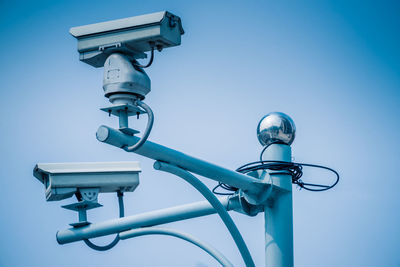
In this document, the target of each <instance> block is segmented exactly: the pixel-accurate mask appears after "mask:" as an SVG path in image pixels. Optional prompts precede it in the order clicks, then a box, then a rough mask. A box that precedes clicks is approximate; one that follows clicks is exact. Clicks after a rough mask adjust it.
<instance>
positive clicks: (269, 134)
mask: <svg viewBox="0 0 400 267" xmlns="http://www.w3.org/2000/svg"><path fill="white" fill-rule="evenodd" d="M295 133H296V126H295V125H294V122H293V120H292V119H291V118H290V117H289V116H288V115H286V114H285V113H282V112H271V113H268V114H267V115H265V116H264V117H263V118H262V119H261V120H260V122H259V123H258V126H257V137H258V141H260V143H261V144H262V145H263V146H266V145H269V144H272V143H275V142H281V143H284V144H287V145H290V144H292V143H293V140H294V137H295Z"/></svg>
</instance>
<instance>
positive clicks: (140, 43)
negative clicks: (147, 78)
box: [70, 11, 184, 68]
mask: <svg viewBox="0 0 400 267" xmlns="http://www.w3.org/2000/svg"><path fill="white" fill-rule="evenodd" d="M70 33H71V34H72V36H74V37H76V38H77V39H78V52H79V55H80V60H81V61H83V62H86V63H87V64H89V65H92V66H93V67H96V68H99V67H103V65H104V62H105V61H106V59H107V57H108V55H110V54H111V53H115V52H121V53H123V54H126V55H129V56H130V58H131V59H137V58H145V57H146V54H144V52H147V51H151V50H152V49H154V48H156V49H158V50H160V51H161V50H162V49H163V48H167V47H172V46H177V45H180V44H181V35H182V34H184V30H183V28H182V23H181V19H180V18H179V17H178V16H175V15H173V14H171V13H169V12H167V11H162V12H157V13H152V14H147V15H141V16H136V17H130V18H125V19H118V20H112V21H107V22H101V23H96V24H90V25H85V26H79V27H74V28H71V29H70Z"/></svg>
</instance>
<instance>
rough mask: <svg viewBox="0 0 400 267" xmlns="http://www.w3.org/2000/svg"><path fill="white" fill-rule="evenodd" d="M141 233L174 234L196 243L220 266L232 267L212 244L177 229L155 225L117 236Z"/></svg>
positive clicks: (126, 236)
mask: <svg viewBox="0 0 400 267" xmlns="http://www.w3.org/2000/svg"><path fill="white" fill-rule="evenodd" d="M143 235H169V236H174V237H177V238H180V239H183V240H186V241H188V242H190V243H192V244H193V245H196V246H198V247H199V248H201V249H203V250H204V251H205V252H207V253H208V254H209V255H210V256H212V257H213V258H214V259H216V260H217V261H218V262H219V263H220V264H221V265H222V266H224V267H225V266H226V267H233V264H232V263H231V262H230V261H229V260H228V259H227V258H226V257H225V256H224V255H223V254H222V253H221V252H219V251H218V250H216V249H215V248H213V247H212V246H210V245H208V244H206V243H203V242H201V241H200V240H198V239H197V238H195V237H193V236H191V235H189V234H186V233H183V232H180V231H177V230H172V229H165V228H156V227H151V228H141V229H134V230H129V231H126V232H121V233H120V234H119V238H120V239H122V240H123V239H128V238H133V237H138V236H143Z"/></svg>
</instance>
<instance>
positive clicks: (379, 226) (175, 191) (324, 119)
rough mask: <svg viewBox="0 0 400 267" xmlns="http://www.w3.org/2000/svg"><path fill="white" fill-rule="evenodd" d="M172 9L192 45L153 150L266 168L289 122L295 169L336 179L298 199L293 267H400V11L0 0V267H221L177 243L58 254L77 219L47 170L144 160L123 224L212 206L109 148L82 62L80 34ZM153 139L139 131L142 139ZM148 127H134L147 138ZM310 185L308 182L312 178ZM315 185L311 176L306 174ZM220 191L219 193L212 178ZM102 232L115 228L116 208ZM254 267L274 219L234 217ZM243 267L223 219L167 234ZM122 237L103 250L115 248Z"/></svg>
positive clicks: (160, 66) (167, 58)
mask: <svg viewBox="0 0 400 267" xmlns="http://www.w3.org/2000/svg"><path fill="white" fill-rule="evenodd" d="M160 10H168V11H170V12H172V13H174V14H176V15H179V16H180V17H181V18H182V21H183V27H184V29H185V31H186V33H185V35H184V36H183V38H182V45H181V46H180V47H176V48H171V49H166V50H164V51H163V52H162V53H157V54H156V58H155V62H154V64H153V66H152V67H151V68H149V69H148V71H147V73H148V74H149V76H150V77H151V79H152V92H151V93H150V94H149V95H148V97H147V98H146V101H147V103H148V104H149V105H150V106H151V107H152V108H153V110H154V112H155V116H156V117H155V118H156V119H155V125H154V129H153V131H152V133H151V136H150V139H151V140H152V141H155V142H157V143H161V144H163V145H166V146H168V147H171V148H175V149H177V150H180V151H183V152H185V153H188V154H190V155H193V156H196V157H200V158H202V159H205V160H208V161H211V162H213V163H216V164H219V165H222V166H224V167H228V168H231V169H235V168H236V167H238V166H240V165H242V164H244V163H247V162H250V161H254V160H257V158H258V155H259V152H260V150H261V146H260V145H259V143H258V141H257V138H256V126H257V123H258V121H259V119H260V118H261V117H262V116H263V115H265V114H266V113H268V112H271V111H281V112H285V113H287V114H289V115H290V116H291V117H292V118H293V120H294V122H295V123H296V127H297V136H296V139H295V141H294V143H293V145H292V148H293V156H294V158H295V160H296V161H299V162H307V163H315V164H323V165H327V166H330V167H333V168H335V169H336V170H338V171H339V173H340V174H341V178H342V179H341V181H340V183H339V184H338V186H337V187H335V188H334V189H333V190H331V191H328V192H324V193H311V192H306V191H298V190H296V189H295V190H294V246H295V264H296V266H399V264H400V256H399V254H398V247H399V246H398V239H399V237H400V230H399V228H398V225H399V223H400V216H399V209H400V201H399V197H398V193H397V191H398V188H399V186H400V179H398V173H397V170H396V167H397V166H398V165H399V163H400V156H399V152H398V150H399V142H398V138H399V134H398V133H399V131H400V120H399V119H398V116H399V115H400V106H399V104H398V103H399V100H400V76H399V75H400V52H399V49H398V47H399V42H400V41H399V26H400V25H399V24H400V20H399V17H398V14H399V11H400V5H399V4H398V3H397V2H396V1H379V2H375V1H318V2H316V1H302V2H300V1H279V2H276V1H275V2H274V1H229V2H228V1H226V2H222V1H220V2H217V1H197V2H194V1H193V2H189V1H118V0H116V1H112V2H110V1H96V2H89V1H87V2H83V1H65V2H61V1H58V2H57V1H1V2H0V32H1V33H2V34H1V35H0V48H1V49H0V58H1V59H2V64H1V66H0V79H1V89H0V99H1V100H2V104H1V105H0V110H1V114H2V119H1V120H0V127H1V128H0V129H1V137H2V138H1V140H0V148H1V151H2V152H3V153H2V154H1V156H0V157H1V162H2V168H1V169H0V176H1V179H0V188H1V194H0V212H1V213H2V217H1V218H2V219H1V220H0V235H1V236H2V242H0V265H1V266H54V265H55V263H57V265H58V266H71V265H76V266H110V265H112V266H117V265H118V266H215V265H216V264H215V262H214V261H213V259H210V258H209V256H208V255H206V254H205V253H203V252H202V251H200V250H198V249H197V248H196V247H194V246H191V245H190V244H186V243H184V242H182V241H180V240H174V239H171V238H168V237H140V238H137V239H134V240H128V241H123V242H121V244H119V245H118V246H117V247H116V248H114V249H113V250H111V251H108V252H104V253H100V252H95V251H91V250H90V249H89V248H87V247H85V245H84V244H83V243H82V244H81V243H74V244H68V245H63V246H60V245H58V244H57V243H56V240H55V233H56V231H57V230H61V229H65V228H67V227H68V223H71V222H73V221H75V220H76V218H75V216H76V215H75V214H73V213H72V212H69V211H66V210H64V209H61V208H60V204H66V203H70V202H72V200H71V199H70V200H66V201H64V202H63V203H57V202H54V203H47V202H45V198H44V190H43V187H42V185H41V184H40V183H39V182H38V181H37V180H36V179H34V178H33V176H32V169H33V166H34V165H35V164H36V163H37V162H70V161H119V160H139V161H140V162H141V165H142V168H143V172H142V174H141V177H140V178H141V185H140V186H139V188H138V189H137V190H136V191H135V192H134V193H131V194H127V195H126V202H125V203H126V214H136V213H139V212H144V211H148V210H153V209H159V208H164V207H170V206H173V205H178V204H183V203H188V202H193V201H198V200H202V197H201V196H200V195H199V194H198V193H197V192H195V191H194V190H193V189H191V188H190V187H189V185H187V184H185V183H184V182H183V181H181V180H179V179H177V178H176V177H173V176H170V175H168V174H165V173H160V172H157V171H155V170H153V169H152V164H153V162H152V161H151V160H148V159H146V158H142V157H139V156H137V155H134V154H128V153H126V152H124V151H122V150H118V149H116V148H114V147H110V146H107V145H105V144H102V143H99V142H98V141H97V140H96V138H95V132H96V130H97V128H98V126H99V125H101V124H106V125H110V126H114V127H116V126H117V121H116V120H115V119H114V118H108V117H107V115H106V114H105V113H103V112H101V111H99V108H100V107H103V106H106V105H107V102H108V100H107V99H105V98H104V97H103V91H102V88H101V86H102V75H103V74H102V69H94V68H92V67H91V66H89V65H86V64H84V63H81V62H79V60H78V53H77V52H76V40H75V39H74V38H73V37H72V36H70V35H69V33H68V30H69V28H70V27H73V26H79V25H85V24H90V23H95V22H101V21H106V20H111V19H118V18H124V17H130V16H135V15H141V14H146V13H151V12H156V11H160ZM139 126H142V125H139ZM139 126H138V127H139ZM306 174H307V173H305V175H306ZM310 175H311V173H310ZM203 181H205V182H206V183H207V185H209V186H210V187H212V186H213V185H214V182H212V181H208V180H206V179H203ZM100 202H101V203H102V204H104V205H105V207H103V208H101V209H98V210H94V211H92V212H90V213H89V218H90V219H91V220H92V221H101V220H105V219H109V218H113V217H116V216H117V200H116V197H115V196H114V195H104V196H100ZM232 216H233V217H234V220H235V221H236V222H237V225H238V227H239V229H240V230H241V232H242V234H243V236H244V239H245V240H246V242H247V243H248V246H249V248H250V250H251V252H252V255H253V257H254V260H255V262H256V264H257V266H263V264H264V255H263V253H264V248H263V246H264V237H263V231H264V230H263V216H262V215H258V216H257V217H254V218H250V217H246V216H244V215H241V214H236V213H232ZM168 227H172V228H177V229H181V230H184V231H186V232H189V233H191V234H193V235H195V236H198V237H201V239H203V240H205V241H207V242H209V243H212V244H213V245H214V246H215V247H217V248H218V249H220V250H221V251H222V252H223V253H224V254H225V255H227V256H228V257H229V258H230V259H231V260H232V261H233V262H234V263H236V264H237V265H238V266H240V265H241V264H242V261H241V258H240V255H239V253H238V251H237V249H236V248H235V246H234V244H233V242H232V240H231V238H230V236H229V235H228V232H227V230H226V229H225V228H224V226H223V224H222V223H221V221H220V219H219V218H218V217H216V216H210V217H207V218H198V219H193V220H191V221H185V222H179V223H174V224H171V225H168ZM108 240H110V238H103V239H101V240H97V242H98V243H102V242H103V243H106V242H107V241H108Z"/></svg>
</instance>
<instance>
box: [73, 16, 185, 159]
mask: <svg viewBox="0 0 400 267" xmlns="http://www.w3.org/2000/svg"><path fill="white" fill-rule="evenodd" d="M70 33H71V34H72V35H73V36H74V37H76V38H77V39H78V52H79V57H80V60H81V61H83V62H85V63H87V64H89V65H91V66H93V67H96V68H99V67H103V66H104V76H103V90H104V96H105V97H107V98H108V100H109V101H110V102H111V104H112V105H111V106H110V107H106V108H102V110H103V111H106V112H108V114H109V115H111V114H112V115H115V116H117V117H119V126H120V127H119V129H120V130H121V131H122V132H123V133H126V134H128V135H134V134H136V133H139V131H137V130H135V129H132V128H129V125H128V118H129V117H130V116H137V117H138V118H139V116H140V114H147V126H146V128H145V131H144V132H143V134H142V138H141V140H140V141H139V142H137V143H136V144H134V145H132V146H129V147H125V148H124V149H125V150H126V151H129V152H132V151H135V150H137V149H138V148H140V147H141V146H142V145H143V144H144V143H145V142H146V140H147V138H148V136H149V134H150V132H151V129H152V126H153V120H154V115H153V111H152V110H151V108H150V107H149V106H148V105H147V104H145V103H144V102H143V100H144V99H145V97H146V95H147V94H148V93H149V92H150V91H151V81H150V78H149V76H148V75H147V74H146V72H145V71H144V70H143V69H144V68H147V67H149V66H150V65H151V64H152V62H153V59H154V50H155V49H156V50H158V51H161V50H162V49H164V48H168V47H173V46H177V45H180V44H181V35H182V34H184V30H183V28H182V23H181V19H180V18H179V17H178V16H175V15H173V14H171V13H169V12H167V11H162V12H157V13H152V14H147V15H142V16H136V17H131V18H125V19H119V20H113V21H107V22H101V23H96V24H90V25H85V26H80V27H74V28H71V29H70ZM148 51H150V52H151V55H150V59H149V62H148V64H146V65H141V64H140V63H139V62H138V61H137V59H140V58H146V57H147V55H146V54H145V52H148Z"/></svg>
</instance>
